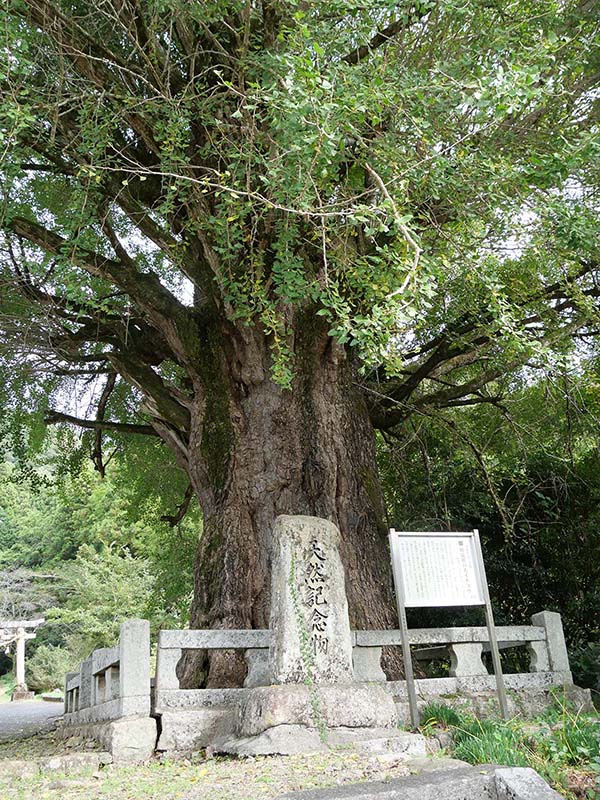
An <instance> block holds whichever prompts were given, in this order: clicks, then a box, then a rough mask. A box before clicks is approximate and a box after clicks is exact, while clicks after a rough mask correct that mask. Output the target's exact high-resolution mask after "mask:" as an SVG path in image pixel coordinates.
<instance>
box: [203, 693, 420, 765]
mask: <svg viewBox="0 0 600 800" xmlns="http://www.w3.org/2000/svg"><path fill="white" fill-rule="evenodd" d="M397 719H398V717H397V712H396V706H395V704H394V700H393V697H392V696H391V694H390V693H389V692H386V691H385V689H383V687H381V686H374V685H365V684H356V683H354V684H339V685H331V686H328V685H319V686H307V685H305V684H285V685H279V686H261V687H257V688H255V689H250V690H249V691H248V692H246V693H245V695H244V697H243V699H242V701H241V703H240V707H239V717H238V720H237V725H236V726H235V731H234V733H233V735H229V736H227V735H225V736H222V737H220V738H219V739H217V741H216V742H215V743H214V744H213V750H214V751H215V752H221V753H230V754H234V755H270V754H273V755H274V754H281V755H292V754H295V753H317V752H323V751H325V750H331V749H335V748H344V749H347V748H352V749H357V750H365V749H366V750H372V751H373V752H393V753H406V754H407V755H422V754H424V752H425V740H424V739H423V737H421V736H415V735H413V734H408V733H406V732H404V731H399V730H398V729H397Z"/></svg>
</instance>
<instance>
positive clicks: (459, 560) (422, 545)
mask: <svg viewBox="0 0 600 800" xmlns="http://www.w3.org/2000/svg"><path fill="white" fill-rule="evenodd" d="M390 545H391V551H392V559H393V561H394V562H395V563H394V572H395V574H397V575H400V576H401V579H402V586H403V591H404V605H405V606H406V607H407V608H429V607H436V606H440V607H441V606H483V605H485V598H484V596H483V581H482V577H481V573H480V570H479V565H478V562H477V553H476V550H475V540H474V538H473V534H472V533H415V532H408V533H402V534H400V533H398V532H396V531H393V532H392V535H391V536H390Z"/></svg>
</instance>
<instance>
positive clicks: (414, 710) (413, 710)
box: [388, 528, 509, 728]
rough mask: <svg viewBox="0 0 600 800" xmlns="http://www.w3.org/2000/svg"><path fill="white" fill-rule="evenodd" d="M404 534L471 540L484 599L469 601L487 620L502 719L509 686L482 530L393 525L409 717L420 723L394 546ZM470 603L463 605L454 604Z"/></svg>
mask: <svg viewBox="0 0 600 800" xmlns="http://www.w3.org/2000/svg"><path fill="white" fill-rule="evenodd" d="M401 536H412V537H415V536H418V537H420V536H422V537H424V538H425V537H450V536H454V537H457V536H463V537H469V538H470V539H471V542H472V546H473V552H472V555H473V557H474V567H475V570H476V575H475V577H476V580H477V584H478V587H477V588H478V589H479V590H480V595H481V599H480V601H478V602H473V603H468V606H469V607H471V606H472V607H477V606H480V607H483V608H484V610H485V622H486V626H487V630H488V637H489V643H490V650H491V653H492V663H493V666H494V675H495V678H496V691H497V693H498V702H499V705H500V713H501V715H502V718H503V719H508V718H509V714H508V703H507V698H506V687H505V685H504V675H503V674H502V665H501V662H500V650H499V648H498V638H497V636H496V626H495V623H494V615H493V612H492V603H491V599H490V593H489V588H488V583H487V577H486V573H485V564H484V561H483V551H482V549H481V541H480V539H479V531H478V530H477V528H474V529H473V530H472V531H439V532H438V531H397V530H395V528H390V531H389V537H388V538H389V544H390V558H391V560H392V572H393V576H394V584H395V587H396V604H397V608H398V620H399V622H400V641H401V644H402V654H403V657H404V673H405V679H406V689H407V693H408V702H409V706H410V718H411V722H412V724H413V726H414V727H415V728H417V727H418V726H419V709H418V706H417V692H416V686H415V677H414V671H413V664H412V656H411V652H410V639H409V633H408V624H407V621H406V608H407V605H406V586H405V579H404V572H405V570H404V571H403V565H402V560H401V559H400V558H399V557H398V556H399V553H398V551H397V548H396V546H395V544H394V543H395V542H396V541H399V537H401ZM444 606H446V607H450V605H449V604H448V603H443V602H441V603H438V604H434V603H430V604H428V605H427V606H416V605H413V604H412V603H411V605H410V606H409V607H410V608H419V607H423V608H436V607H437V608H443V607H444ZM455 607H457V608H459V607H467V604H465V605H464V606H455Z"/></svg>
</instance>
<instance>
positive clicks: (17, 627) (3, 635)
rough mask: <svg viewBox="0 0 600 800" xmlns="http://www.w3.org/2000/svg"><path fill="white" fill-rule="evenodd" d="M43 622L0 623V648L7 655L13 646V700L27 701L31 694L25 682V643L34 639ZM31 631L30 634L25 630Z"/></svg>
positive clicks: (9, 621)
mask: <svg viewBox="0 0 600 800" xmlns="http://www.w3.org/2000/svg"><path fill="white" fill-rule="evenodd" d="M44 622H45V620H44V619H43V618H41V619H31V620H7V621H1V622H0V648H3V649H4V652H5V653H8V652H9V650H10V648H11V646H12V645H14V646H15V679H16V682H17V685H16V686H15V690H14V692H13V695H12V699H13V700H29V699H30V698H32V697H33V692H30V691H28V689H27V683H26V682H25V642H26V641H27V640H28V639H35V629H36V628H37V627H39V626H40V625H42V624H43V623H44ZM28 628H31V629H33V630H32V632H31V633H28V632H27V629H28Z"/></svg>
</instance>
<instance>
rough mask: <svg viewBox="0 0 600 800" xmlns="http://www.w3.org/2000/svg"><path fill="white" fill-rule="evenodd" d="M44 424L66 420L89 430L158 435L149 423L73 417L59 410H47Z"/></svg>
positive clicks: (54, 423)
mask: <svg viewBox="0 0 600 800" xmlns="http://www.w3.org/2000/svg"><path fill="white" fill-rule="evenodd" d="M44 422H45V423H46V425H56V424H58V423H61V422H68V423H70V424H71V425H77V426H78V427H79V428H86V429H87V430H91V431H97V430H101V431H116V432H117V433H139V434H142V435H144V436H158V433H157V432H156V431H155V430H154V428H153V427H152V426H151V425H135V424H133V423H128V422H116V421H114V420H108V419H102V420H96V419H82V418H81V417H73V416H71V414H63V413H62V412H60V411H54V410H49V411H48V412H47V413H46V416H45V417H44Z"/></svg>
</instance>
